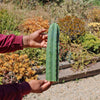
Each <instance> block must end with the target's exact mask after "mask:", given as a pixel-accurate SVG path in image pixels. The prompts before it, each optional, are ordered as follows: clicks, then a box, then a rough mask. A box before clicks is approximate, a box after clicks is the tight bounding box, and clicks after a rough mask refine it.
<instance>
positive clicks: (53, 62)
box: [46, 23, 59, 81]
mask: <svg viewBox="0 0 100 100" xmlns="http://www.w3.org/2000/svg"><path fill="white" fill-rule="evenodd" d="M58 72H59V27H58V25H57V24H56V23H53V24H51V25H50V28H49V32H48V43H47V50H46V80H48V81H58V80H59V78H58Z"/></svg>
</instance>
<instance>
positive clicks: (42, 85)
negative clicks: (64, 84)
mask: <svg viewBox="0 0 100 100" xmlns="http://www.w3.org/2000/svg"><path fill="white" fill-rule="evenodd" d="M51 84H52V82H48V81H47V80H31V81H30V82H29V85H30V87H31V89H32V90H31V92H33V93H42V92H43V91H46V90H47V89H49V87H50V86H51Z"/></svg>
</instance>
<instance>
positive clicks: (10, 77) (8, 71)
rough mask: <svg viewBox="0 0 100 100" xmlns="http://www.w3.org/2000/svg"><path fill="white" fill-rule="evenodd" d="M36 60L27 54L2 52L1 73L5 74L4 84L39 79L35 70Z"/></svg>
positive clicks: (0, 60) (0, 56)
mask: <svg viewBox="0 0 100 100" xmlns="http://www.w3.org/2000/svg"><path fill="white" fill-rule="evenodd" d="M34 63H35V62H34V61H30V60H29V59H28V56H27V55H20V56H19V55H18V54H0V75H3V84H7V83H13V82H22V81H29V80H30V79H37V75H36V71H35V70H34V67H37V66H33V65H34Z"/></svg>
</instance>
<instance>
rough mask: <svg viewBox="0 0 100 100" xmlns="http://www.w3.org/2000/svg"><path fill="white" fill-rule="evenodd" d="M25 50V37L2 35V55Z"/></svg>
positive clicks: (0, 51) (0, 42)
mask: <svg viewBox="0 0 100 100" xmlns="http://www.w3.org/2000/svg"><path fill="white" fill-rule="evenodd" d="M22 49H23V36H16V35H14V34H10V35H4V34H0V53H6V52H13V51H16V50H22Z"/></svg>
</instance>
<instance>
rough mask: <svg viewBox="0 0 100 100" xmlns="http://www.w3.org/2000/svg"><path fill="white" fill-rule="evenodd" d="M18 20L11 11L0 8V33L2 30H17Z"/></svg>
mask: <svg viewBox="0 0 100 100" xmlns="http://www.w3.org/2000/svg"><path fill="white" fill-rule="evenodd" d="M19 23H20V22H19V21H18V20H16V17H15V15H14V14H13V13H10V12H8V11H7V10H6V9H0V33H3V32H4V31H6V30H8V31H14V30H17V26H18V24H19Z"/></svg>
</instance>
